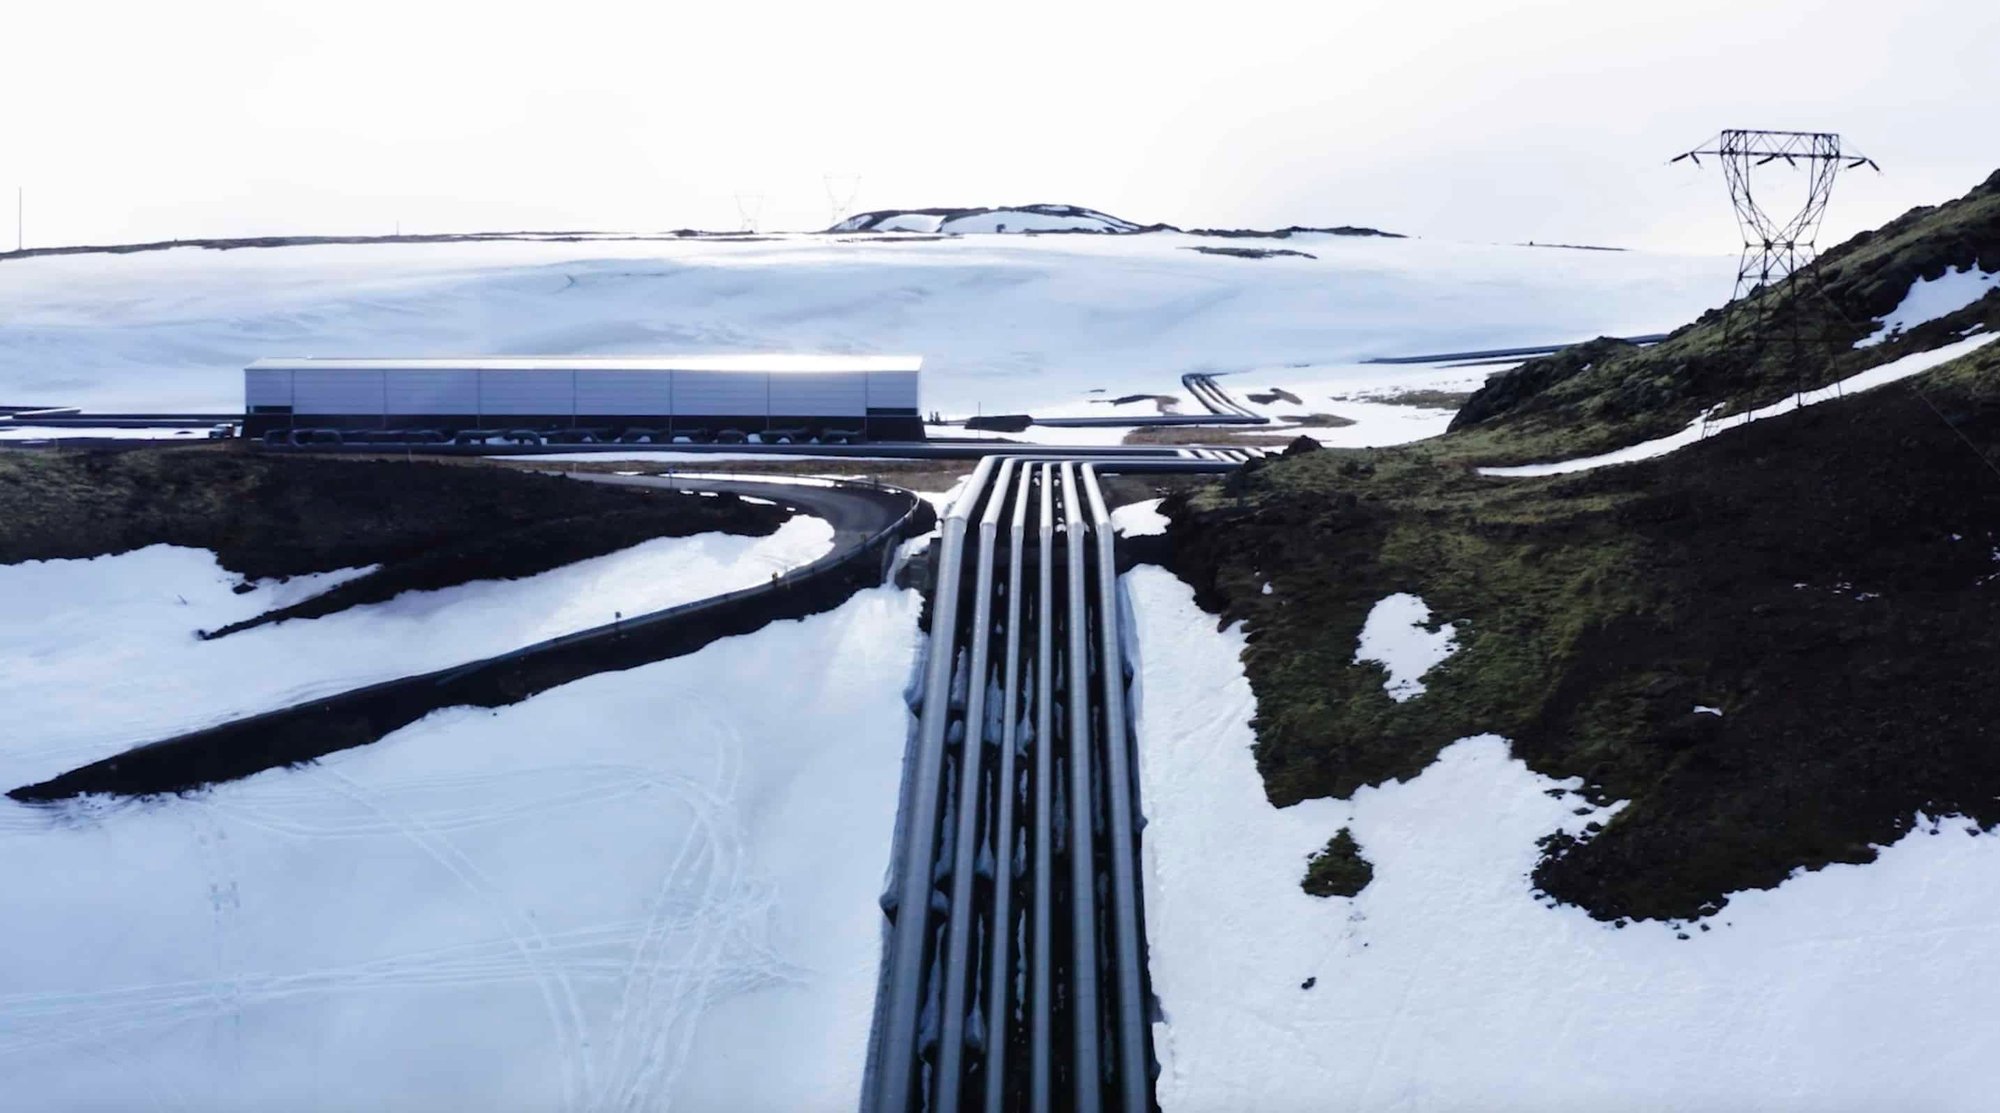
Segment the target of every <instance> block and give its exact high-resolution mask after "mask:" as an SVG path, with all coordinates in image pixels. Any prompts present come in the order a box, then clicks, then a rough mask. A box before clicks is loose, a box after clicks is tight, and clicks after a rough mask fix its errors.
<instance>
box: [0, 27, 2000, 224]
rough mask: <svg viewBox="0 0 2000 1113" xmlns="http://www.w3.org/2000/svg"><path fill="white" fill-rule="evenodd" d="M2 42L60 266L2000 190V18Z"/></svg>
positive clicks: (1692, 220) (1579, 219) (303, 33)
mask: <svg viewBox="0 0 2000 1113" xmlns="http://www.w3.org/2000/svg"><path fill="white" fill-rule="evenodd" d="M0 42H4V43H5V44H6V46H5V51H4V55H5V62H4V64H3V65H0V104H4V105H5V106H6V112H7V124H6V127H5V128H4V130H0V189H5V190H6V192H8V193H11V192H12V188H11V187H12V186H14V185H16V184H19V185H21V186H23V187H25V190H26V199H27V221H26V224H27V240H28V243H29V244H30V245H31V246H33V245H49V244H56V243H79V242H108V241H128V240H137V239H159V238H175V237H196V236H217V235H257V234H278V233H387V232H390V231H392V230H394V228H395V227H396V225H397V222H398V221H400V222H401V227H402V228H403V230H404V231H466V230H478V229H517V228H588V229H660V228H673V227H684V226H694V227H708V228H733V227H736V226H737V224H738V221H739V216H738V207H737V200H736V196H737V194H739V193H760V194H763V195H764V201H763V204H762V210H761V217H762V220H761V224H762V226H763V227H764V228H766V229H772V228H806V227H813V228H817V227H823V226H824V225H825V224H826V222H827V217H828V215H829V205H828V201H827V196H826V188H825V184H824V178H825V176H826V175H828V174H842V175H847V174H854V175H859V176H860V185H859V192H858V196H857V198H856V205H855V206H854V207H855V209H857V210H858V209H865V208H883V207H893V206H904V207H917V206H924V205H974V204H1018V203H1024V202H1032V201H1054V202H1068V203H1073V204H1081V205H1089V206H1092V207H1094V208H1099V209H1104V210H1106V211H1108V212H1112V213H1115V214H1117V215H1119V216H1123V217H1126V218H1129V219H1133V220H1138V221H1155V220H1163V221H1167V222H1170V223H1175V224H1181V225H1207V226H1256V227H1270V226H1275V225H1282V224H1290V223H1300V224H1334V223H1354V224H1368V225H1374V226H1377V227H1382V228H1387V229H1391V230H1396V231H1403V232H1409V233H1414V234H1418V235H1425V236H1432V237H1438V238H1453V239H1470V240H1481V241H1519V240H1529V239H1534V240H1540V241H1544V242H1563V241H1566V242H1586V243H1610V244H1621V245H1630V246H1653V247H1668V248H1684V249H1692V250H1721V251H1728V250H1732V249H1733V246H1734V243H1735V231H1734V225H1733V223H1732V221H1731V218H1730V215H1729V209H1728V205H1727V201H1726V197H1725V194H1724V192H1723V185H1722V182H1721V177H1720V174H1719V172H1717V171H1716V170H1715V169H1714V168H1713V167H1712V166H1710V167H1708V168H1706V169H1703V170H1696V169H1693V168H1690V167H1688V166H1687V165H1686V164H1682V165H1679V166H1674V167H1668V166H1666V165H1665V160H1666V158H1667V157H1668V156H1670V155H1672V154H1674V153H1675V152H1677V151H1679V150H1682V149H1685V148H1686V147H1688V146H1690V145H1692V144H1694V143H1696V142H1698V141H1700V140H1702V139H1704V138H1705V137H1707V136H1709V135H1710V134H1712V133H1713V132H1715V131H1716V130H1718V129H1719V128H1721V127H1725V126H1739V127H1776V128H1803V129H1817V128H1826V129H1830V130H1838V131H1841V132H1843V133H1844V134H1845V135H1846V136H1847V138H1848V140H1849V142H1850V143H1851V144H1852V145H1854V146H1856V147H1858V148H1860V149H1861V150H1863V151H1865V152H1867V153H1868V154H1871V155H1873V156H1875V157H1876V158H1877V159H1878V160H1880V161H1881V162H1882V163H1883V165H1884V166H1885V167H1887V169H1888V173H1887V174H1886V175H1884V176H1882V177H1879V178H1877V177H1875V176H1873V175H1871V174H1867V173H1866V172H1862V173H1856V174H1852V175H1849V176H1847V177H1845V178H1843V179H1842V182H1841V186H1840V188H1839V189H1838V190H1837V191H1836V195H1835V200H1834V205H1833V210H1832V215H1831V217H1830V219H1829V222H1828V227H1827V234H1826V235H1823V236H1822V237H1821V243H1822V245H1823V246H1824V245H1828V244H1831V243H1833V242H1835V241H1836V240H1838V239H1839V238H1842V237H1843V236H1845V235H1846V234H1848V233H1851V232H1852V231H1854V230H1856V229H1858V228H1861V227H1866V226H1873V225H1875V224H1878V223H1880V222H1881V221H1883V220H1885V219H1887V218H1889V217H1891V216H1893V215H1895V214H1896V213H1898V212H1900V211H1902V210H1903V209H1905V208H1907V207H1909V206H1910V205H1914V204H1922V203H1931V202H1936V201H1941V200H1944V199H1946V198H1948V197H1954V196H1957V195H1959V194H1960V193H1963V192H1964V191H1965V190H1966V189H1968V188H1970V187H1971V186H1973V185H1974V184H1976V183H1977V182H1979V181H1980V180H1982V179H1983V178H1984V177H1985V176H1986V175H1987V174H1989V173H1991V172H1992V171H1993V169H1994V168H1995V167H1996V166H2000V128H1996V127H1995V126H1994V123H1993V111H1994V107H1995V105H1996V103H2000V77H1996V70H1995V68H1994V62H1995V58H1996V57H2000V3H1995V2H1993V0H1897V2H1895V3H1884V2H1883V0H1672V2H1649V3H1646V4H1643V5H1640V4H1636V3H1632V2H1630V0H1528V2H1513V3H1502V2H1494V0H1430V2H1428V3H1418V2H1412V0H1391V2H1375V0H1336V2H1334V3H1311V4H1307V3H1275V2H1271V0H1233V2H1231V3H1227V4H1215V3H1208V4H1202V5H1184V6H1175V5H1173V4H1167V3H1151V4H1091V3H1041V2H1038V0H1036V2H1016V3H1010V4H1007V5H1003V6H981V7H973V6H969V5H953V4H935V3H913V2H912V3H905V2H900V0H898V2H891V3H863V4H853V5H842V4H830V3H801V2H794V0H733V2H732V0H709V2H704V3H694V4H690V3H686V2H677V0H667V2H665V3H606V2H602V0H563V2H560V3H557V2H547V0H544V2H541V3H532V4H529V3H517V2H513V0H485V2H482V3H477V4H457V3H452V4H445V3H426V2H424V0H400V2H395V3H387V2H380V0H345V2H342V3H338V4H332V3H311V2H307V0H291V2H258V0H190V2H188V3H160V2H157V0H147V2H143V3H138V2H125V0H98V2H92V0H67V2H56V0H17V2H14V3H9V4H5V5H0ZM6 200H7V201H8V202H12V201H13V198H12V197H7V198H6ZM6 215H8V216H12V215H13V214H12V213H8V214H6ZM11 223H12V221H5V222H4V224H9V225H10V224H11ZM13 232H14V229H13V228H12V227H5V228H4V232H0V247H5V248H11V247H12V246H13V245H14V236H13Z"/></svg>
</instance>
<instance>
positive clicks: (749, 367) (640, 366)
mask: <svg viewBox="0 0 2000 1113" xmlns="http://www.w3.org/2000/svg"><path fill="white" fill-rule="evenodd" d="M923 362H924V360H923V357H922V356H822V355H795V354H791V353H764V354H735V355H699V356H470V357H450V358H444V359H438V358H432V357H428V356H426V357H421V358H415V359H395V358H385V357H374V356H371V357H368V358H365V359H329V358H322V357H318V356H306V357H298V358H283V359H260V360H258V361H257V362H255V363H253V364H251V365H250V368H249V369H250V370H252V371H738V372H744V373H747V374H761V373H764V372H773V373H787V374H790V373H799V374H812V373H821V374H825V373H831V372H841V371H844V372H855V371H915V370H917V369H918V368H920V367H921V366H923Z"/></svg>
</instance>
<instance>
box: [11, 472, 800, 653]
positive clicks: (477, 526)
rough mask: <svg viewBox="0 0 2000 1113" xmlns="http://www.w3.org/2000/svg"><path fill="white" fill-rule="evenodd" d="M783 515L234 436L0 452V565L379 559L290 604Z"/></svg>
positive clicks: (518, 569) (368, 593)
mask: <svg viewBox="0 0 2000 1113" xmlns="http://www.w3.org/2000/svg"><path fill="white" fill-rule="evenodd" d="M786 517H788V515H787V514H785V513H784V512H783V511H782V510H780V509H778V508H776V507H769V506H761V505H756V504H750V503H744V502H742V501H741V500H738V499H735V498H733V497H730V498H713V499H709V498H701V499H697V498H688V497H682V496H678V495H671V494H660V493H655V492H652V491H646V490H639V489H633V488H620V487H609V486H604V485H600V484H586V483H576V482H572V481H570V480H567V479H563V478H561V477H560V476H550V475H534V474H528V473H525V472H522V471H518V470H515V469H511V468H501V467H477V466H462V465H455V464H439V463H408V462H404V461H401V460H396V461H388V460H355V459H345V458H339V457H297V456H267V455H263V454H261V453H258V452H255V451H253V450H250V449H248V448H247V447H246V446H242V445H233V446H226V447H225V446H189V447H147V448H137V449H130V450H122V451H110V452H85V453H61V454H57V453H48V452H30V451H10V452H5V453H0V564H11V563H14V562H17V561H23V560H49V559H59V558H77V557H91V556H98V555H101V554H106V553H119V552H126V551H129V550H132V549H137V548H142V547H144V546H147V545H153V544H163V543H164V544H171V545H185V546H189V547H192V548H199V549H209V550H212V551H213V552H214V553H215V554H216V559H217V560H218V561H219V562H220V563H221V565H222V566H223V567H224V568H227V569H228V570H230V571H232V572H235V573H237V574H239V575H241V576H243V577H244V578H245V579H261V578H265V577H281V576H294V575H299V574H302V573H307V572H321V571H327V570H329V569H334V568H349V567H355V566H358V565H366V564H379V565H381V566H382V567H381V568H380V569H379V570H378V571H376V572H375V573H373V574H371V575H368V576H363V577H361V578H358V579H355V580H351V581H349V582H348V583H346V584H344V585H342V586H341V587H339V588H337V589H335V590H334V591H332V592H329V593H327V594H326V595H325V596H322V597H320V598H318V599H315V600H311V601H309V602H308V603H305V604H301V605H300V606H299V607H296V608H293V609H292V610H291V611H288V612H285V614H286V615H287V616H293V615H296V616H301V617H303V616H308V615H313V614H325V613H331V612H332V611H334V610H339V609H341V608H344V607H348V606H353V605H356V604H359V603H367V602H375V601H379V600H381V599H386V598H389V597H391V596H393V595H395V594H397V593H398V592H401V591H409V590H428V589H436V588H441V587H448V586H450V585H452V584H457V583H464V582H466V581H468V580H475V579H506V578H514V577H520V576H528V575H533V574H535V573H537V572H543V571H547V570H548V569H551V568H556V567H560V566H562V565H564V564H568V563H571V562H573V561H577V560H583V559H586V558H588V557H594V556H600V555H603V554H604V553H608V552H613V551H615V550H617V549H621V548H625V547H627V546H630V545H636V544H638V543H639V542H641V541H645V540H647V539H649V538H654V537H679V536H686V535H688V534H693V533H702V532H707V531H711V530H723V531H726V532H731V533H747V534H756V535H761V534H767V533H770V532H771V531H773V530H775V529H777V528H778V526H779V525H781V524H782V523H783V522H784V520H785V518H786Z"/></svg>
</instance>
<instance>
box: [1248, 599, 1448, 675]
mask: <svg viewBox="0 0 2000 1113" xmlns="http://www.w3.org/2000/svg"><path fill="white" fill-rule="evenodd" d="M1265 590H1266V593H1267V594H1268V593H1269V585H1266V588H1265ZM1430 621H1431V608H1430V606H1429V604H1427V603H1425V602H1424V601H1423V600H1422V599H1421V598H1419V597H1418V596H1415V595H1411V594H1409V593H1407V592H1400V591H1399V592H1397V593H1396V594H1394V595H1391V596H1388V597H1386V598H1384V599H1382V600H1381V601H1379V602H1377V603H1376V604H1375V606H1374V607H1373V608H1371V609H1370V610H1369V612H1368V620H1367V621H1366V622H1364V623H1362V625H1361V640H1360V644H1359V645H1357V646H1356V647H1355V650H1354V663H1355V664H1357V665H1358V664H1362V663H1365V662H1369V661H1372V662H1374V663H1376V664H1378V665H1381V666H1382V669H1383V671H1384V672H1387V673H1388V674H1389V677H1388V679H1386V680H1384V681H1383V682H1382V690H1383V691H1385V692H1388V693H1389V698H1390V699H1392V700H1395V701H1396V702H1397V703H1402V702H1404V701H1405V700H1410V699H1415V698H1416V697H1418V696H1421V695H1423V694H1424V674H1425V673H1428V672H1430V671H1431V670H1432V669H1434V668H1436V667H1437V666H1438V665H1440V664H1442V663H1444V659H1445V658H1446V657H1449V656H1451V655H1452V654H1453V653H1456V652H1457V651H1458V627H1457V626H1456V625H1454V624H1452V623H1449V622H1447V623H1445V624H1444V625H1443V626H1440V627H1439V628H1437V629H1436V630H1432V629H1430Z"/></svg>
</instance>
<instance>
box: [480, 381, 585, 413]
mask: <svg viewBox="0 0 2000 1113" xmlns="http://www.w3.org/2000/svg"><path fill="white" fill-rule="evenodd" d="M479 405H480V412H481V413H485V414H490V415H497V416H513V415H519V416H523V417H525V416H529V415H536V416H544V417H546V416H552V415H559V414H570V413H574V412H575V406H576V377H575V373H574V372H571V371H481V372H479Z"/></svg>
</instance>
